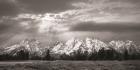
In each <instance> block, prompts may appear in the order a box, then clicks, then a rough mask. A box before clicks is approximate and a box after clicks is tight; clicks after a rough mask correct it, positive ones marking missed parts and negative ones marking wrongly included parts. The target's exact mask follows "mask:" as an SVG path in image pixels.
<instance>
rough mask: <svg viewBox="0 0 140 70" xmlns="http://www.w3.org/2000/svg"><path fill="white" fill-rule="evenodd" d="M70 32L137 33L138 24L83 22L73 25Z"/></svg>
mask: <svg viewBox="0 0 140 70" xmlns="http://www.w3.org/2000/svg"><path fill="white" fill-rule="evenodd" d="M70 30H71V31H108V32H139V31H140V24H138V23H95V22H85V23H79V24H76V25H73V26H72V27H71V29H70Z"/></svg>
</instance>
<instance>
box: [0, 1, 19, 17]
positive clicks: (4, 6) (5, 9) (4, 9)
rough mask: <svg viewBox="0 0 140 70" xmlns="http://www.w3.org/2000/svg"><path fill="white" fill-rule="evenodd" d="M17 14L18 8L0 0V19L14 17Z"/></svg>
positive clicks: (10, 2) (11, 3) (9, 2)
mask: <svg viewBox="0 0 140 70" xmlns="http://www.w3.org/2000/svg"><path fill="white" fill-rule="evenodd" d="M18 13H19V8H18V7H17V6H16V5H15V4H14V3H13V2H12V1H10V0H0V17H2V16H14V15H16V14H18Z"/></svg>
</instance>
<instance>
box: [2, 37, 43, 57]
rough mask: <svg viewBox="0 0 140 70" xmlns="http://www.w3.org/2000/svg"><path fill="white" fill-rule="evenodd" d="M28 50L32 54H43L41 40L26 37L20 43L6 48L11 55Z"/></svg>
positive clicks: (6, 51)
mask: <svg viewBox="0 0 140 70" xmlns="http://www.w3.org/2000/svg"><path fill="white" fill-rule="evenodd" d="M21 50H22V51H26V52H29V54H30V55H32V54H35V55H38V56H41V55H42V51H41V47H40V42H39V41H38V40H35V39H30V40H29V39H25V40H23V41H21V42H20V43H18V44H15V45H12V46H9V47H7V48H5V51H4V52H5V53H8V54H11V55H16V54H17V52H19V51H21Z"/></svg>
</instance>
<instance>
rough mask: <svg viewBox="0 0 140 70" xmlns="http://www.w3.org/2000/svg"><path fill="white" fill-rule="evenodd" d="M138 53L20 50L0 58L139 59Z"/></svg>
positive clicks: (112, 50) (2, 55)
mask: <svg viewBox="0 0 140 70" xmlns="http://www.w3.org/2000/svg"><path fill="white" fill-rule="evenodd" d="M139 59H140V53H131V54H130V53H129V51H128V50H124V51H123V52H117V51H116V50H114V49H108V50H105V49H104V48H102V49H100V50H99V51H98V52H96V51H94V52H92V53H89V52H88V51H84V52H83V51H81V49H79V50H77V51H74V52H73V53H71V54H69V55H68V54H65V53H64V54H61V55H60V54H59V55H57V54H52V53H51V52H50V50H49V49H47V50H46V51H45V52H44V56H38V55H36V54H32V55H30V53H29V52H28V51H24V50H20V51H18V52H17V53H16V55H10V54H1V55H0V60H1V61H4V60H139Z"/></svg>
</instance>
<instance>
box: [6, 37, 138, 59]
mask: <svg viewBox="0 0 140 70" xmlns="http://www.w3.org/2000/svg"><path fill="white" fill-rule="evenodd" d="M46 48H47V47H44V48H43V47H41V45H40V42H39V41H38V40H35V39H25V40H23V41H21V42H19V43H17V44H15V45H12V46H9V47H7V48H5V49H4V53H7V54H10V55H13V56H14V55H17V53H18V52H19V51H21V50H22V51H25V52H29V55H37V56H44V55H45V52H46ZM47 49H48V48H47ZM79 49H80V50H81V51H82V52H85V51H87V52H88V53H94V52H99V51H100V50H101V49H104V50H111V49H113V50H115V51H116V52H119V53H124V52H125V51H128V54H137V53H139V54H140V47H139V46H137V45H136V44H135V43H134V42H133V41H130V40H127V41H111V42H109V43H104V42H103V41H100V40H98V39H92V38H86V39H84V40H80V39H75V38H72V39H70V40H68V41H67V42H65V43H62V42H57V44H56V45H55V46H54V47H53V48H51V49H49V50H50V51H51V53H52V54H60V55H61V54H64V53H65V54H67V55H69V54H71V53H73V52H75V51H78V50H79Z"/></svg>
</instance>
